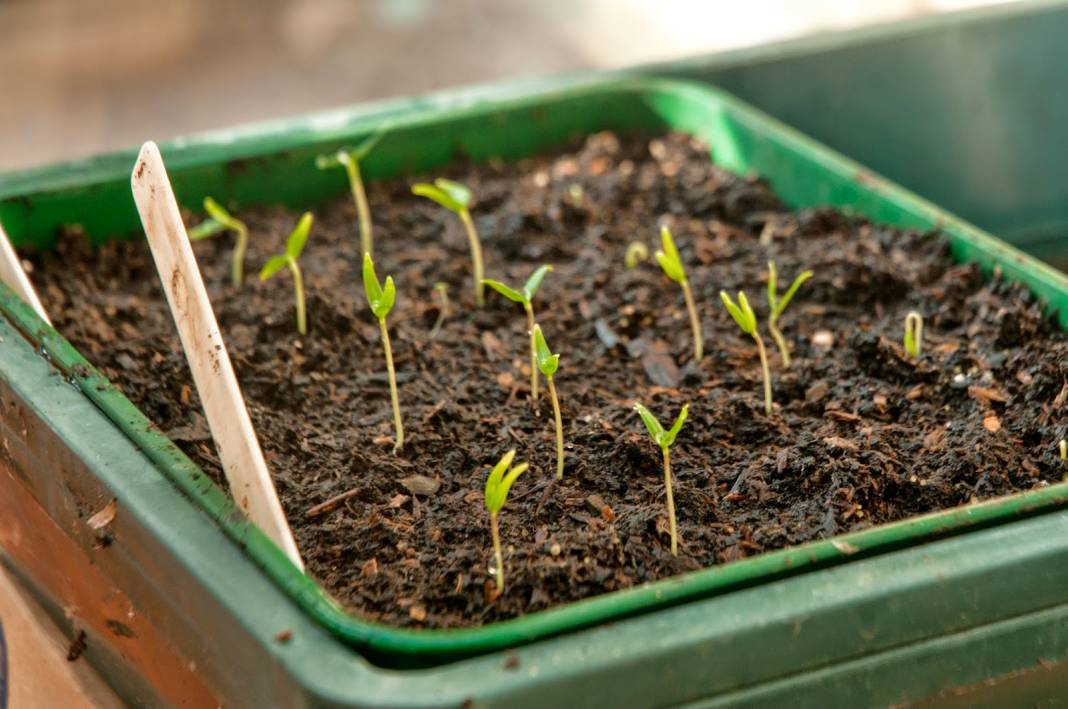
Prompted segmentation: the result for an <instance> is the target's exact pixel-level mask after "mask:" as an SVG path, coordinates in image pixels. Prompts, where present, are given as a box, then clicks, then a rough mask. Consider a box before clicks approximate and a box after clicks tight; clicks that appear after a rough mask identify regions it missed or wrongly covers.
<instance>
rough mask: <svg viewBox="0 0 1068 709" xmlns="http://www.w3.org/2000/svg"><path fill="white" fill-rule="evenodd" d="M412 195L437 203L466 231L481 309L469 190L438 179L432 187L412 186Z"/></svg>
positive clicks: (479, 258) (479, 260) (478, 248)
mask: <svg viewBox="0 0 1068 709" xmlns="http://www.w3.org/2000/svg"><path fill="white" fill-rule="evenodd" d="M412 193H413V194H416V195H419V196H420V197H426V198H427V199H430V200H433V201H434V202H437V203H438V204H440V205H441V206H442V207H445V209H448V210H449V211H450V212H452V213H454V214H455V215H456V216H458V217H459V218H460V221H461V222H463V225H464V229H465V230H466V231H467V242H468V245H469V246H470V247H471V266H472V269H473V270H474V278H475V302H476V303H477V304H478V307H480V308H481V307H482V305H483V304H484V302H485V296H484V287H483V283H482V272H483V271H482V244H481V243H480V242H479V240H478V232H477V231H476V230H475V222H474V221H473V220H472V219H471V212H470V206H471V190H469V189H467V188H466V187H464V186H463V185H461V184H460V183H459V182H453V181H452V180H446V179H444V178H441V177H439V178H438V179H436V180H434V184H432V185H431V184H428V183H426V182H420V183H419V184H416V185H412Z"/></svg>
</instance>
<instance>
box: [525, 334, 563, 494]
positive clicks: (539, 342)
mask: <svg viewBox="0 0 1068 709" xmlns="http://www.w3.org/2000/svg"><path fill="white" fill-rule="evenodd" d="M532 332H533V333H534V346H535V347H536V348H537V351H538V369H540V370H541V373H542V374H544V375H545V381H546V382H548V384H549V400H550V401H551V402H552V404H553V418H554V419H555V421H556V479H557V480H561V479H563V477H564V424H563V422H562V421H561V419H560V400H559V399H558V398H556V385H555V384H553V375H554V374H556V370H557V369H559V368H560V355H558V354H553V353H552V352H551V351H550V350H549V345H548V344H546V342H545V335H543V334H542V332H541V326H540V325H535V326H534V329H533V331H532Z"/></svg>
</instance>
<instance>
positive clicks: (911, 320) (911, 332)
mask: <svg viewBox="0 0 1068 709" xmlns="http://www.w3.org/2000/svg"><path fill="white" fill-rule="evenodd" d="M903 344H904V345H905V352H908V355H909V357H912V358H913V359H915V358H917V357H919V356H920V352H921V351H922V350H923V316H922V315H920V314H919V313H917V312H916V311H915V310H911V311H909V314H908V315H906V316H905V338H904V341H903Z"/></svg>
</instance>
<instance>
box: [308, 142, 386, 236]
mask: <svg viewBox="0 0 1068 709" xmlns="http://www.w3.org/2000/svg"><path fill="white" fill-rule="evenodd" d="M385 134H386V132H385V131H379V132H377V133H375V134H374V135H372V136H371V137H369V138H367V139H366V140H364V141H363V142H362V143H360V144H359V145H357V146H356V147H355V148H353V149H351V150H339V151H337V152H336V153H334V154H333V155H320V156H318V157H317V158H315V167H317V168H319V169H320V170H330V169H332V168H335V167H344V168H345V172H346V173H347V174H348V176H349V188H350V189H351V190H352V200H353V201H354V202H355V203H356V215H357V217H358V218H359V220H360V251H361V253H365V254H373V253H374V251H373V250H372V248H371V247H372V243H373V241H372V237H371V210H370V208H369V207H368V206H367V193H366V192H365V191H364V189H363V176H362V175H361V174H360V162H361V161H362V160H363V159H364V158H365V157H367V154H368V153H370V152H371V150H373V149H374V147H375V146H376V145H378V141H380V140H382V136H384V135H385Z"/></svg>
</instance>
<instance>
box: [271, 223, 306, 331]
mask: <svg viewBox="0 0 1068 709" xmlns="http://www.w3.org/2000/svg"><path fill="white" fill-rule="evenodd" d="M311 225H312V215H311V212H305V213H304V216H302V217H301V218H300V221H299V222H297V226H296V228H295V229H293V231H292V233H290V235H289V238H288V239H286V250H285V251H284V252H283V253H280V254H276V255H274V256H272V257H271V258H269V259H267V263H265V264H263V270H261V271H260V280H261V281H266V280H268V279H269V278H271V277H272V276H274V274H276V273H278V272H279V271H281V270H282V269H283V268H285V267H286V266H288V267H289V270H290V272H291V273H292V274H293V293H294V295H295V297H296V301H297V332H299V333H300V334H301V335H306V334H308V324H307V320H306V319H305V315H304V279H303V278H301V275H300V265H299V264H298V263H297V261H298V260H299V259H300V254H301V252H302V251H304V245H305V244H306V243H308V232H309V231H311Z"/></svg>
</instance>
